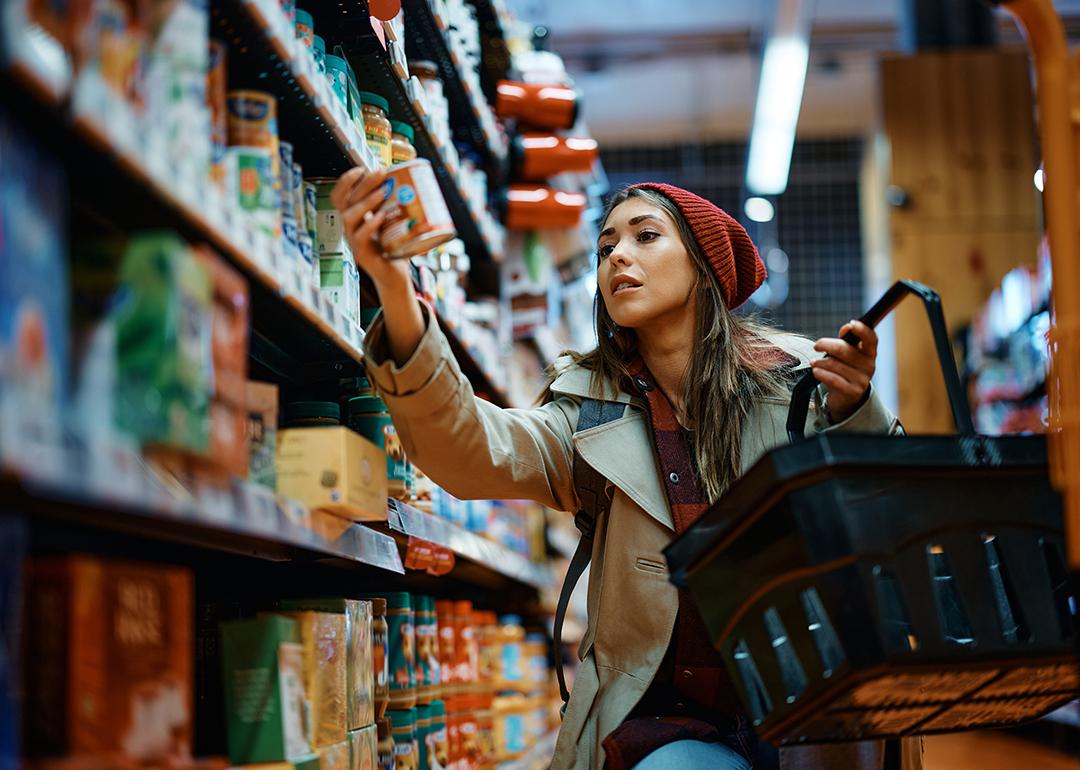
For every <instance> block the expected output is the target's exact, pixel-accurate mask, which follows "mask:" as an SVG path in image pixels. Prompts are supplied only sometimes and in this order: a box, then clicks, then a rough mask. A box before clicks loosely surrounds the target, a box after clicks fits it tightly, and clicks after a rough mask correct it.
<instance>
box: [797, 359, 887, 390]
mask: <svg viewBox="0 0 1080 770" xmlns="http://www.w3.org/2000/svg"><path fill="white" fill-rule="evenodd" d="M811 366H812V367H813V369H814V376H815V377H817V378H818V381H819V382H825V383H826V384H827V385H829V386H830V391H831V390H833V387H832V386H833V384H834V383H835V384H836V386H838V387H839V388H840V389H841V391H842V392H843V393H845V394H847V395H850V396H855V397H861V396H862V394H863V393H865V392H866V389H867V388H868V387H870V378H871V377H872V376H873V370H870V371H866V370H863V369H859V368H856V367H854V366H851V365H850V364H847V363H844V362H843V361H840V360H838V359H835V358H820V359H818V360H816V361H813V362H812V363H811ZM821 373H826V374H829V375H832V377H831V378H829V380H828V381H826V380H824V379H822V378H821V377H820V376H819V374H821ZM832 378H836V379H832Z"/></svg>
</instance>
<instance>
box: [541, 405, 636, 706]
mask: <svg viewBox="0 0 1080 770" xmlns="http://www.w3.org/2000/svg"><path fill="white" fill-rule="evenodd" d="M625 411H626V405H625V404H618V403H612V402H610V401H597V400H595V399H591V398H587V399H585V400H584V401H582V402H581V411H580V412H578V422H577V428H576V432H578V433H580V432H581V431H583V430H588V429H589V428H595V427H596V426H598V425H603V424H605V423H609V422H612V421H613V420H617V419H619V418H620V417H622V416H623V414H624V413H625ZM574 487H575V488H576V489H577V493H578V499H579V500H580V501H581V510H580V511H578V512H577V515H575V516H574V524H575V525H576V526H577V528H578V531H580V532H581V539H580V540H578V544H577V548H576V549H575V550H574V555H573V557H572V558H571V559H570V566H569V568H567V570H566V579H565V580H563V584H562V590H561V591H560V592H559V603H558V604H557V605H556V607H555V626H554V628H553V629H552V636H553V637H554V639H555V675H556V676H557V677H558V679H559V692H560V694H561V695H562V699H563V703H564V704H565V703H566V702H567V701H569V700H570V692H569V690H567V689H566V675H565V673H564V672H563V645H562V628H563V621H564V620H565V619H566V608H567V605H569V604H570V595H571V594H572V593H573V592H574V586H576V585H577V582H578V580H579V579H581V573H583V572H584V571H585V568H586V567H587V566H589V561H590V560H591V559H592V545H593V533H594V531H595V529H596V521H597V519H599V518H600V516H602V515H603V514H605V513H607V510H608V508H609V507H610V506H611V499H610V498H609V497H608V496H607V491H606V489H607V479H605V478H604V477H603V475H602V474H600V473H599V472H597V470H596V469H595V468H593V467H592V466H591V465H589V464H588V463H587V462H585V461H584V460H583V459H582V458H581V455H579V454H578V453H577V452H574ZM563 708H566V707H565V705H564V706H563Z"/></svg>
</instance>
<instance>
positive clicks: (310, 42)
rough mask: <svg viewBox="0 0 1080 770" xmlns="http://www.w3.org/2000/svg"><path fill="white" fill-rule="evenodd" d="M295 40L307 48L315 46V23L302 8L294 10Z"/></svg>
mask: <svg viewBox="0 0 1080 770" xmlns="http://www.w3.org/2000/svg"><path fill="white" fill-rule="evenodd" d="M296 39H297V40H299V41H300V42H301V43H303V44H304V45H305V46H307V47H308V48H312V47H314V45H315V22H314V21H312V19H311V14H310V13H308V12H307V11H305V10H303V9H302V8H297V9H296Z"/></svg>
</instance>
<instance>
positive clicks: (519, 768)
mask: <svg viewBox="0 0 1080 770" xmlns="http://www.w3.org/2000/svg"><path fill="white" fill-rule="evenodd" d="M558 737H559V731H558V730H552V731H551V732H549V733H547V734H545V735H544V737H543V738H541V739H540V740H538V741H537V742H536V743H534V744H533V746H532V748H531V749H529V750H528V751H527V752H526V753H525V755H524V756H523V757H520V758H518V759H515V760H514V761H513V762H503V763H502V764H501V765H499V770H542V769H543V768H546V767H548V766H549V765H550V764H551V757H552V755H553V754H554V753H555V741H556V740H557V739H558Z"/></svg>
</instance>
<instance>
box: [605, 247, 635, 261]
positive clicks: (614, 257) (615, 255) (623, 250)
mask: <svg viewBox="0 0 1080 770" xmlns="http://www.w3.org/2000/svg"><path fill="white" fill-rule="evenodd" d="M608 261H609V262H610V263H611V264H613V265H623V266H625V265H629V264H631V263H632V262H633V261H634V259H633V257H632V256H630V249H628V248H627V247H625V246H623V245H621V244H619V245H616V246H615V248H614V249H612V251H611V254H610V255H609V257H608Z"/></svg>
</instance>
